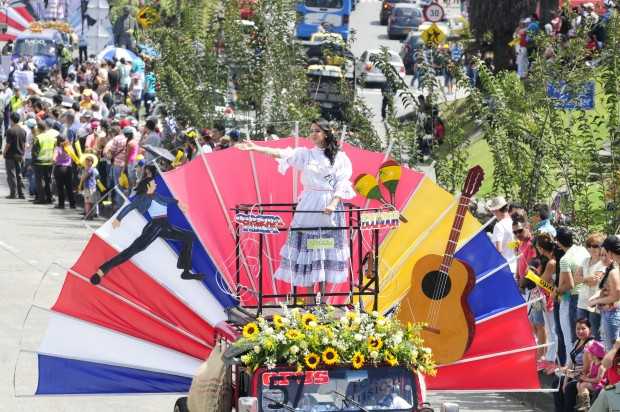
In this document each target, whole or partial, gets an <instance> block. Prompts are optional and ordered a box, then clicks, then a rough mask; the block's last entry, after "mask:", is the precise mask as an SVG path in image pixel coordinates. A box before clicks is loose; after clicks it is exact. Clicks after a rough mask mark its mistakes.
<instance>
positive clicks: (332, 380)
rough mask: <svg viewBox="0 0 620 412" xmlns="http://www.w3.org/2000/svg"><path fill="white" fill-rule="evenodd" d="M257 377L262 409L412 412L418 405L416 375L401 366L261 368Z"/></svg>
mask: <svg viewBox="0 0 620 412" xmlns="http://www.w3.org/2000/svg"><path fill="white" fill-rule="evenodd" d="M258 379H259V393H258V395H259V405H260V410H261V411H263V412H271V411H282V412H286V411H291V410H295V411H304V412H319V411H348V412H351V411H360V410H364V409H365V410H369V411H372V410H382V411H411V409H412V408H413V406H414V405H416V404H417V401H416V398H417V387H416V382H417V381H416V380H415V379H416V378H415V377H414V375H413V373H412V372H411V371H409V370H407V369H404V368H388V367H385V368H372V369H361V370H353V369H332V370H317V371H306V372H301V373H296V372H291V371H283V370H278V371H264V372H263V373H262V374H261V376H259V377H258ZM283 405H286V406H283ZM360 405H361V407H362V408H363V409H362V408H360Z"/></svg>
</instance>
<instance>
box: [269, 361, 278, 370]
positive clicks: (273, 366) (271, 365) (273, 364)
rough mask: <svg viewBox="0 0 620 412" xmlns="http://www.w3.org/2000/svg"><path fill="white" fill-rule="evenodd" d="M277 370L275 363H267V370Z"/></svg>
mask: <svg viewBox="0 0 620 412" xmlns="http://www.w3.org/2000/svg"><path fill="white" fill-rule="evenodd" d="M275 368H276V364H275V363H272V362H269V363H267V369H275Z"/></svg>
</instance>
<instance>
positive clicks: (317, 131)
mask: <svg viewBox="0 0 620 412" xmlns="http://www.w3.org/2000/svg"><path fill="white" fill-rule="evenodd" d="M310 132H311V133H321V132H322V130H321V129H310Z"/></svg>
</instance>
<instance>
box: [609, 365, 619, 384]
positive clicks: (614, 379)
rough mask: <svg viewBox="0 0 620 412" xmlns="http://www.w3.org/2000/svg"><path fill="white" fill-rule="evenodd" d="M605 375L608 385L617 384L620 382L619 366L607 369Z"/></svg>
mask: <svg viewBox="0 0 620 412" xmlns="http://www.w3.org/2000/svg"><path fill="white" fill-rule="evenodd" d="M605 375H606V376H607V384H608V385H615V384H616V383H618V382H620V374H618V371H617V366H614V367H613V368H609V369H607V372H605Z"/></svg>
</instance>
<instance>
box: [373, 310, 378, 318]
mask: <svg viewBox="0 0 620 412" xmlns="http://www.w3.org/2000/svg"><path fill="white" fill-rule="evenodd" d="M372 317H373V318H378V317H379V312H377V311H376V310H373V311H372Z"/></svg>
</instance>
